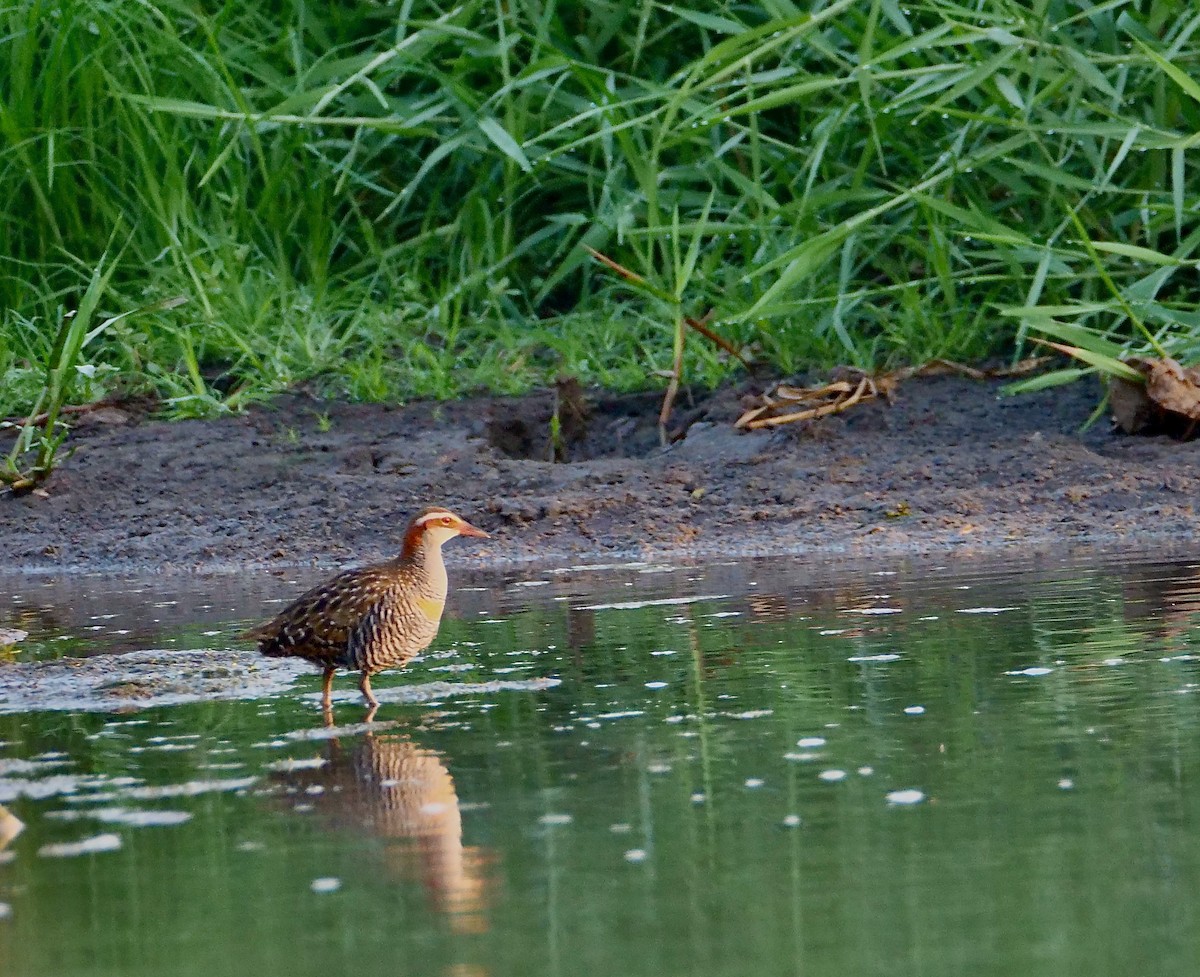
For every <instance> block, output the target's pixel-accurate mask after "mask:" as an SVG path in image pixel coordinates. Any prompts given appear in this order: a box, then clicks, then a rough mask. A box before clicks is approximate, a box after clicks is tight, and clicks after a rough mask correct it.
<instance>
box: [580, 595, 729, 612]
mask: <svg viewBox="0 0 1200 977" xmlns="http://www.w3.org/2000/svg"><path fill="white" fill-rule="evenodd" d="M729 596H730V595H729V594H700V595H697V596H696V597H658V598H654V599H651V600H625V601H617V602H615V603H612V604H584V605H583V606H582V607H578V608H576V610H580V611H632V610H637V609H638V608H640V607H666V606H668V605H671V604H697V603H699V602H700V601H705V600H728V599H729Z"/></svg>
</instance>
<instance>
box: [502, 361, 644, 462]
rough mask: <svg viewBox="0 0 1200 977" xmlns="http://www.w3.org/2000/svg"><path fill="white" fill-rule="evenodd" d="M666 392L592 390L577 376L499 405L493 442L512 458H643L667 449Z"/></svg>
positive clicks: (571, 460)
mask: <svg viewBox="0 0 1200 977" xmlns="http://www.w3.org/2000/svg"><path fill="white" fill-rule="evenodd" d="M661 402H662V394H661V393H656V392H653V391H651V392H649V393H640V394H622V395H611V394H602V395H596V396H593V395H590V394H588V393H586V392H585V391H584V390H583V388H582V387H581V386H580V385H579V383H578V382H577V381H575V380H560V381H559V382H558V383H557V384H556V385H555V387H554V389H553V390H550V391H547V392H546V393H544V394H541V395H534V396H530V397H523V398H521V399H520V400H514V401H505V402H500V403H496V404H494V405H493V407H492V410H491V415H490V417H489V418H488V423H487V439H488V443H489V444H490V445H491V446H492V447H493V448H494V449H495V450H496V451H498V452H500V453H501V454H502V455H504V456H505V457H507V458H517V459H527V460H532V461H556V462H578V461H589V460H591V459H595V458H640V457H643V456H645V455H649V454H652V453H654V452H656V451H658V450H660V448H661V446H662V445H661V440H660V437H659V431H658V410H659V406H660V404H661Z"/></svg>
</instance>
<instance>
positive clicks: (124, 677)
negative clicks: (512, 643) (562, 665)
mask: <svg viewBox="0 0 1200 977" xmlns="http://www.w3.org/2000/svg"><path fill="white" fill-rule="evenodd" d="M311 674H312V669H311V667H309V666H307V665H306V664H305V663H304V662H301V661H295V660H291V659H284V660H283V661H278V662H277V661H270V662H266V661H264V660H263V658H262V656H261V655H259V654H258V653H257V652H249V651H234V650H231V649H227V648H215V649H213V650H212V651H211V652H197V651H144V652H131V653H128V654H124V655H120V656H117V657H115V658H114V657H112V656H106V655H96V656H93V657H90V658H58V659H55V660H52V661H40V662H28V663H13V664H9V665H6V666H3V667H2V668H0V713H30V712H39V711H43V710H49V711H59V712H64V711H65V712H128V711H130V710H132V709H150V708H158V707H162V706H177V705H182V704H184V703H192V702H209V701H215V700H221V699H264V698H270V697H274V696H278V695H281V694H283V693H285V692H289V691H293V690H294V686H295V684H296V681H297V680H298V679H299V678H301V677H302V676H304V675H311ZM556 684H558V683H557V680H555V679H539V680H530V681H521V682H506V681H501V680H494V681H490V682H474V683H470V682H462V683H454V682H427V683H423V684H420V685H412V684H408V685H402V686H400V687H397V688H386V689H381V690H379V692H378V693H377V694H378V697H379V699H380V701H381V702H384V703H414V702H429V701H433V700H440V699H446V698H449V697H452V696H456V695H481V694H487V693H492V692H499V691H509V690H519V691H537V690H540V689H546V688H552V687H553V686H554V685H556ZM318 698H319V697H318ZM333 698H334V701H335V703H345V702H356V701H358V700H359V698H360V697H359V696H358V694H357V693H351V692H348V691H342V692H335V694H334V697H333Z"/></svg>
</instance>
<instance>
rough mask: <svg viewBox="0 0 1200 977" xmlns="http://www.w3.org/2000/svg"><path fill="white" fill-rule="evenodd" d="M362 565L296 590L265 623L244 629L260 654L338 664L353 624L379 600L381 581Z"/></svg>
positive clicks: (347, 643) (358, 622)
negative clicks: (294, 596) (292, 598)
mask: <svg viewBox="0 0 1200 977" xmlns="http://www.w3.org/2000/svg"><path fill="white" fill-rule="evenodd" d="M378 577H379V575H378V574H377V573H376V572H375V571H374V570H372V569H371V568H367V569H365V570H350V571H347V572H345V573H340V574H338V575H337V576H336V577H334V578H333V579H331V580H329V581H327V582H326V583H324V584H321V585H320V586H318V587H314V588H313V589H312V590H310V591H308V592H307V593H305V594H302V595H301V596H300V597H298V598H297V599H296V600H295V601H293V602H292V603H291V604H289V605H288V606H287V607H285V608H284V609H283V610H282V611H280V612H279V614H278V615H277V616H276V617H275V618H273V619H272V620H270V621H268V622H267V623H266V624H263V625H261V626H260V627H258V628H254V629H252V630H251V631H248V632H246V637H247V638H252V639H254V640H256V641H258V643H259V650H260V651H262V653H263V654H265V655H274V656H288V655H296V656H298V657H301V658H308V659H311V660H315V661H322V662H330V663H333V662H342V661H343V660H345V659H346V658H347V654H346V653H347V650H348V648H349V645H350V640H351V636H352V634H353V633H354V631H355V629H356V626H358V625H359V624H360V622H362V621H363V620H364V618H365V617H369V616H370V612H371V608H372V607H373V606H374V605H375V604H377V603H379V599H380V596H381V590H382V586H381V580H380V579H378Z"/></svg>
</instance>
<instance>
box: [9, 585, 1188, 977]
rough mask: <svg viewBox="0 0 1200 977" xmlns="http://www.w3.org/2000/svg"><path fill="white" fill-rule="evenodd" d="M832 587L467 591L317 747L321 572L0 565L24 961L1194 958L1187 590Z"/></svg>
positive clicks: (393, 963) (332, 966)
mask: <svg viewBox="0 0 1200 977" xmlns="http://www.w3.org/2000/svg"><path fill="white" fill-rule="evenodd" d="M837 574H838V575H837V576H834V577H832V578H831V571H829V570H827V569H822V568H814V567H811V566H804V565H801V564H793V563H789V562H786V561H782V562H781V561H773V562H770V563H755V564H749V565H742V566H708V567H699V568H697V567H687V568H679V569H672V568H668V567H632V568H628V567H627V568H598V569H575V570H569V571H564V572H559V573H547V574H544V575H540V576H531V577H527V578H523V579H509V580H505V581H501V582H499V583H481V582H479V581H468V582H467V584H466V585H465V586H464V587H463V588H462V589H461V590H460V592H458V593H457V594H456V595H455V597H454V598H453V607H454V611H455V613H456V614H457V617H455V618H453V619H450V620H448V621H447V622H446V624H445V625H444V627H443V634H442V637H441V638H440V639H439V640H438V642H437V643H436V645H435V648H434V649H433V651H432V652H431V653H430V654H428V655H426V656H425V658H424V659H423V660H421V661H419V662H417V663H415V664H414V665H413V666H412V667H411V668H410V669H408V671H407V673H405V674H403V675H397V676H388V677H384V678H381V679H380V680H379V682H378V683H377V685H378V687H379V689H380V691H381V692H385V693H389V694H387V695H384V696H383V698H384V699H385V702H384V706H383V708H382V709H381V711H380V713H379V714H378V716H377V717H376V719H377V721H376V722H375V723H374V724H372V725H371V726H369V727H363V726H362V725H361V720H362V718H363V710H362V708H361V706H360V705H359V703H358V701H357V699H356V697H355V696H354V695H353V694H352V690H353V681H352V680H351V679H350V678H346V677H343V678H340V679H339V681H338V688H339V691H340V698H339V700H338V703H337V708H336V721H337V723H338V724H339V725H338V726H337V727H335V728H333V729H326V728H324V727H323V725H322V722H321V716H320V711H319V708H318V703H317V692H318V681H317V679H316V677H315V676H313V675H311V674H309V673H307V672H304V673H297V672H295V671H284V672H282V673H279V674H275V673H273V672H272V671H271V670H273V669H275V668H277V667H282V666H281V665H280V663H276V662H267V663H265V664H263V663H261V662H258V661H256V660H255V659H254V658H253V656H248V657H245V658H243V657H239V656H237V655H234V654H233V653H231V652H230V651H229V650H228V649H230V648H231V647H232V642H231V635H232V634H233V633H235V632H236V630H237V629H238V628H239V627H241V626H242V625H243V624H244V623H245V622H246V621H247V620H250V619H252V618H254V617H257V616H259V615H260V614H262V613H263V612H267V613H269V612H270V609H271V607H272V606H275V605H272V604H269V603H265V602H268V601H272V600H277V599H280V598H282V597H284V596H286V595H287V594H289V593H293V592H294V591H295V589H296V587H297V586H300V585H302V584H303V583H304V582H306V581H304V580H294V581H289V580H284V579H270V578H264V579H261V580H256V581H253V582H249V583H247V582H246V581H230V580H228V579H210V580H198V581H189V582H182V581H179V580H174V581H145V580H142V581H136V582H123V581H112V580H104V579H100V578H96V579H86V578H76V579H73V580H29V579H24V580H16V579H8V580H3V579H0V627H2V626H8V627H16V628H20V629H22V630H26V631H29V632H30V638H29V639H27V640H26V641H25V642H22V643H21V644H20V645H18V646H17V647H16V649H15V651H14V653H13V655H12V657H13V659H14V660H13V662H12V663H10V664H8V665H0V707H4V706H5V704H7V706H8V708H9V711H8V712H7V714H4V715H0V804H3V805H4V806H5V807H6V808H7V811H8V815H7V817H6V816H5V815H4V813H3V812H0V972H2V973H4V974H5V975H9V977H33V975H46V977H51V975H53V977H73V975H110V974H112V975H115V974H121V975H143V974H144V975H147V977H149V975H156V977H157V975H174V974H180V975H182V974H196V975H205V977H210V975H213V974H246V973H252V974H256V975H275V974H279V975H284V974H301V975H303V974H323V975H324V974H330V973H354V974H356V975H362V977H367V975H372V974H397V973H402V974H432V975H453V977H475V975H485V974H487V975H510V974H511V975H524V974H556V975H557V974H563V975H600V974H604V975H610V974H629V975H642V974H645V975H664V974H667V975H670V974H695V975H724V974H728V975H731V977H732V975H745V974H803V975H825V974H828V975H844V974H885V973H886V974H891V975H914V977H915V975H922V977H927V975H931V974H932V975H938V974H947V975H949V974H955V975H958V974H964V973H972V974H997V975H999V974H1045V975H1052V974H1053V975H1062V974H1084V973H1086V974H1101V975H1103V974H1114V975H1115V974H1122V975H1127V974H1132V973H1153V974H1157V975H1163V974H1177V973H1178V974H1184V973H1188V974H1190V973H1192V972H1193V971H1194V969H1195V961H1196V959H1197V958H1198V954H1200V925H1198V923H1200V920H1198V919H1197V915H1198V912H1197V906H1196V896H1195V893H1196V891H1197V883H1198V882H1200V838H1198V837H1197V828H1198V827H1200V817H1198V816H1200V736H1198V733H1200V698H1198V697H1197V689H1198V688H1200V686H1198V684H1197V683H1198V682H1200V658H1197V656H1200V648H1198V647H1197V645H1198V636H1200V628H1198V627H1197V625H1200V567H1197V566H1194V565H1193V566H1188V565H1184V564H1174V565H1158V566H1156V565H1152V564H1138V565H1131V566H1118V565H1109V566H1070V567H1056V566H1044V567H1041V568H1038V569H1030V568H1025V569H1023V570H1012V569H1003V568H1001V569H994V570H979V569H976V570H974V571H973V572H971V573H970V574H968V575H965V576H964V575H958V574H956V573H955V572H953V571H952V570H950V569H947V568H939V567H937V566H934V565H925V566H919V567H917V566H913V567H910V566H905V565H879V566H873V567H872V566H863V567H860V568H852V569H850V570H848V571H837ZM168 585H169V586H170V587H171V588H174V592H170V591H168V590H167V589H165V587H166V586H168ZM475 587H478V588H481V589H473V588H475ZM14 597H16V598H19V599H16V600H14V599H13V598H14ZM171 601H173V602H174V603H169V602H171ZM158 605H162V606H158ZM103 615H112V616H111V617H106V616H103ZM10 651H11V649H10ZM195 652H200V654H199V655H196V654H195ZM98 656H102V657H98ZM206 656H208V657H212V658H214V660H215V661H216V663H217V664H216V665H206V664H205V658H206ZM196 662H199V663H200V664H199V665H197V664H196ZM229 662H236V663H237V668H233V667H232V666H231V667H228V668H226V667H225V665H222V664H221V663H229ZM243 665H244V667H245V669H246V671H238V668H242V666H243ZM284 665H286V663H284ZM134 666H137V667H138V668H143V669H145V670H146V671H145V677H144V680H143V681H142V682H141V684H138V683H136V682H135V683H132V685H131V683H128V682H126V683H125V684H120V683H118V686H117V687H116V689H115V690H114V688H111V687H105V686H103V684H100V685H96V687H95V688H92V687H91V686H88V685H87V682H84V681H83V679H82V678H81V684H80V689H83V688H84V686H87V688H86V689H84V691H78V690H77V692H78V694H77V695H76V696H75V698H74V699H72V698H71V696H70V695H68V694H66V693H63V692H62V690H61V688H59V693H58V694H57V698H53V699H52V700H51V699H50V698H48V699H47V700H45V702H42V703H41V704H42V705H50V706H52V707H53V708H51V709H40V710H38V711H35V710H32V709H31V708H30V703H29V702H28V701H27V700H25V699H21V698H20V694H21V693H27V692H28V689H29V687H30V686H31V683H36V682H40V681H42V680H43V679H44V678H45V677H46V676H47V675H50V674H52V673H53V674H55V675H56V676H59V677H61V676H62V675H69V674H71V673H78V674H79V675H80V676H88V675H91V674H92V672H91V671H89V670H95V671H97V672H98V673H101V674H103V673H104V671H105V670H107V669H111V670H112V674H114V675H121V676H123V675H125V674H126V671H127V670H128V669H129V668H131V667H134ZM260 666H261V668H262V669H265V672H260V671H257V670H256V669H258V668H259V667H260ZM122 669H125V670H126V671H122ZM156 669H157V671H156ZM196 669H201V670H204V671H205V672H206V674H205V675H204V676H202V678H203V681H204V682H207V683H208V684H207V685H204V684H197V683H199V682H200V678H197V676H196V674H193V673H194V672H195V670H196ZM55 670H57V672H55ZM226 673H228V674H226ZM139 674H140V673H139ZM248 676H249V677H248ZM58 680H60V678H56V681H58ZM222 683H224V684H222ZM38 687H39V688H41V686H38ZM131 687H132V691H131ZM114 703H116V704H117V705H114ZM168 703H174V704H168ZM113 708H119V709H120V711H119V712H114V711H111V709H113ZM106 710H108V711H106ZM15 821H19V822H20V823H21V826H22V830H20V831H19V833H15V834H14V828H13V825H14V822H15Z"/></svg>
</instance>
